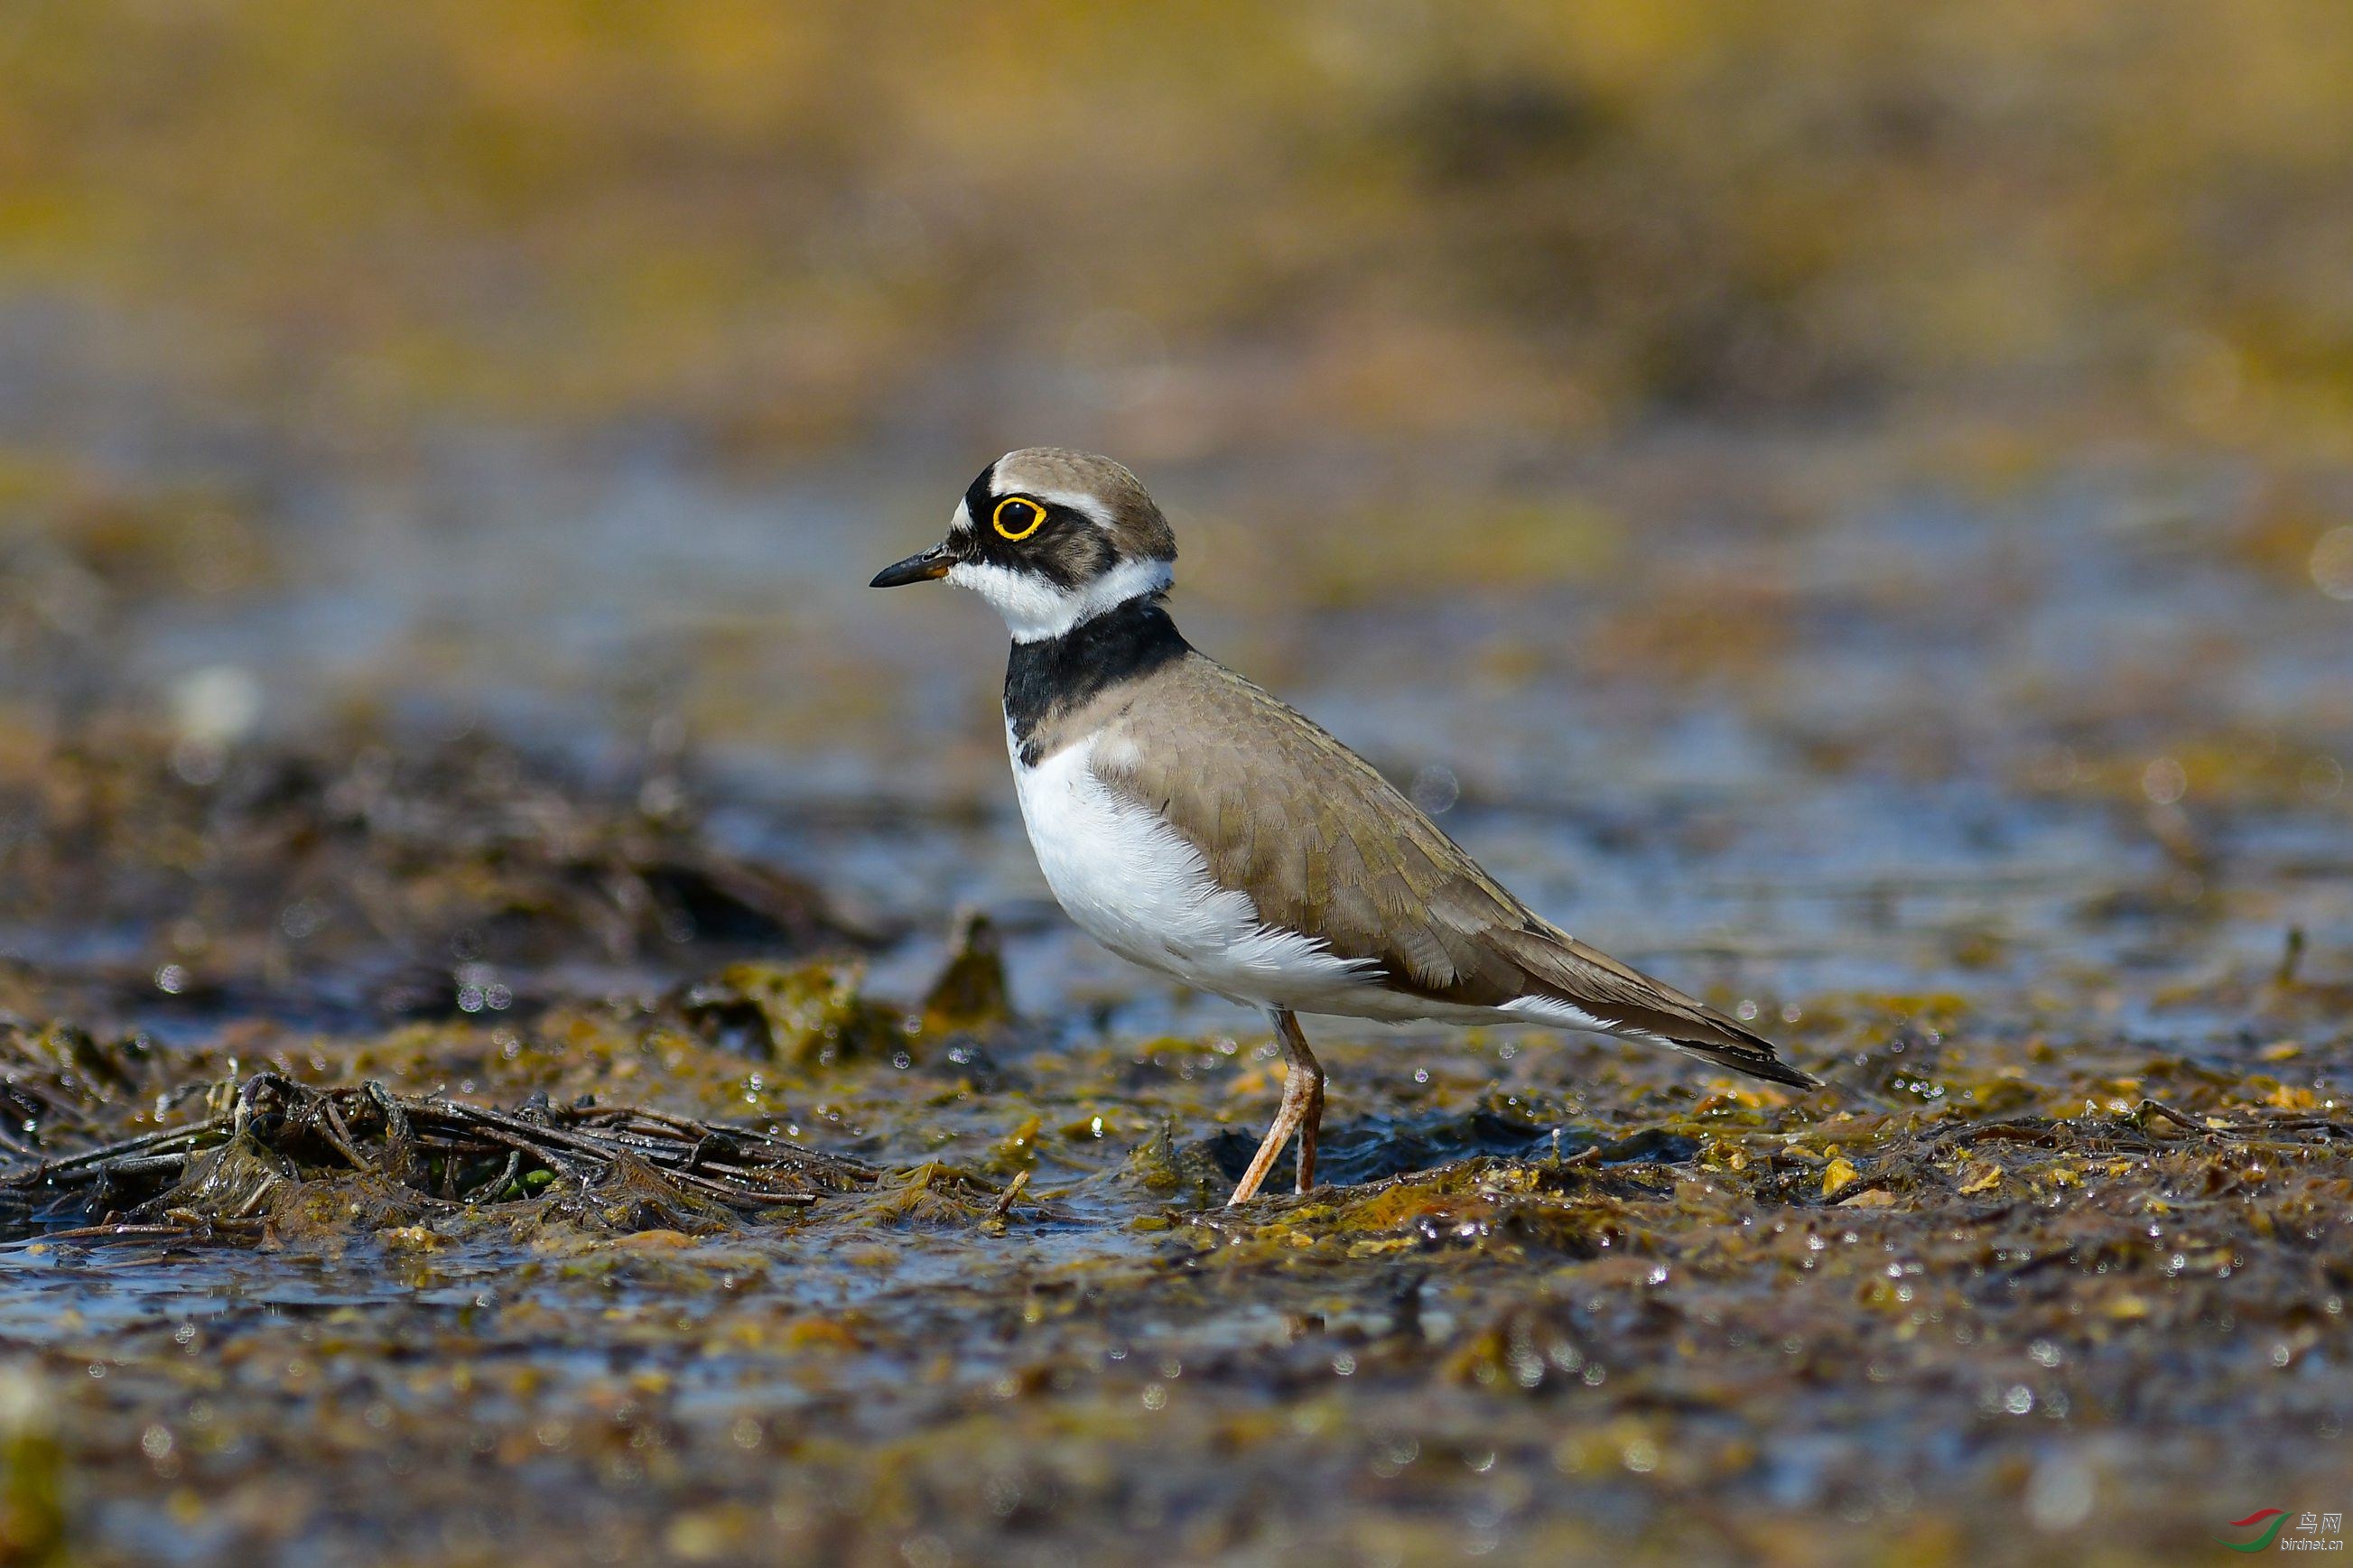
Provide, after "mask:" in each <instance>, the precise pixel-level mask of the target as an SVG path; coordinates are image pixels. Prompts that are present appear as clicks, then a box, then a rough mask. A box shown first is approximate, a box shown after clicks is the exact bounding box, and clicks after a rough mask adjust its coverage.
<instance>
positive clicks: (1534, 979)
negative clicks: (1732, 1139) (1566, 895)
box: [1493, 921, 1821, 1089]
mask: <svg viewBox="0 0 2353 1568" xmlns="http://www.w3.org/2000/svg"><path fill="white" fill-rule="evenodd" d="M1493 940H1494V941H1495V942H1496V943H1497V945H1498V946H1500V947H1502V948H1503V949H1504V951H1505V952H1507V953H1509V955H1510V956H1511V958H1512V960H1513V961H1514V964H1515V965H1516V967H1517V968H1518V969H1519V971H1520V973H1521V975H1522V977H1523V979H1524V981H1525V984H1526V985H1527V988H1528V992H1529V994H1530V995H1531V997H1534V998H1542V999H1544V1000H1546V1001H1552V1002H1557V1003H1559V1004H1562V1005H1564V1006H1565V1007H1566V1008H1567V1009H1568V1010H1569V1012H1570V1013H1571V1014H1573V1015H1577V1019H1576V1021H1577V1023H1578V1024H1579V1025H1580V1026H1583V1027H1588V1028H1600V1029H1605V1030H1607V1031H1609V1033H1611V1034H1613V1035H1623V1036H1626V1037H1630V1038H1633V1039H1639V1040H1652V1041H1656V1042H1657V1043H1658V1044H1660V1045H1663V1046H1671V1047H1673V1048H1674V1049H1676V1050H1679V1051H1683V1052H1685V1053H1687V1054H1689V1055H1691V1056H1694V1057H1698V1058H1702V1059H1704V1060H1706V1061H1711V1062H1715V1063H1716V1064H1718V1065H1719V1066H1722V1067H1728V1068H1733V1069H1734V1070H1735V1071H1736V1072H1744V1073H1746V1074H1747V1075H1748V1076H1749V1077H1751V1078H1761V1079H1767V1080H1769V1081H1770V1082H1773V1083H1780V1084H1787V1085H1788V1086H1789V1087H1790V1088H1791V1089H1819V1088H1820V1087H1821V1084H1820V1080H1818V1079H1815V1078H1814V1077H1813V1076H1812V1075H1810V1074H1809V1073H1805V1072H1801V1071H1799V1069H1798V1068H1793V1067H1791V1066H1790V1065H1789V1064H1788V1063H1787V1062H1785V1061H1783V1060H1782V1059H1781V1058H1780V1056H1779V1054H1778V1052H1777V1050H1776V1048H1775V1047H1774V1045H1773V1042H1772V1041H1770V1040H1768V1039H1767V1038H1766V1037H1764V1036H1762V1035H1760V1034H1758V1033H1757V1032H1756V1031H1755V1030H1754V1029H1751V1028H1749V1027H1748V1026H1746V1025H1745V1024H1742V1023H1741V1022H1739V1021H1738V1020H1737V1019H1735V1018H1732V1017H1730V1016H1726V1015H1725V1014H1723V1013H1720V1012H1718V1011H1717V1010H1716V1009H1715V1008H1713V1007H1711V1006H1709V1005H1707V1004H1706V1003H1704V1002H1703V1001H1701V1000H1699V998H1697V997H1695V996H1687V995H1685V994H1683V992H1681V991H1678V990H1676V989H1675V988H1674V987H1673V986H1672V985H1668V984H1662V982H1660V981H1656V980H1653V979H1651V977H1650V976H1649V975H1647V974H1644V973H1641V972H1640V971H1638V970H1635V969H1632V968H1630V967H1628V966H1627V965H1625V964H1623V963H1619V962H1618V961H1617V960H1616V959H1614V958H1611V957H1610V956H1609V954H1607V953H1605V952H1601V951H1599V949H1597V948H1593V947H1588V946H1587V945H1586V944H1585V943H1584V942H1579V941H1577V939H1576V938H1575V937H1573V936H1570V935H1568V934H1567V932H1566V931H1559V930H1557V929H1555V928H1553V927H1550V926H1547V925H1545V924H1543V923H1542V922H1541V921H1531V922H1530V923H1529V924H1528V925H1527V926H1525V927H1524V928H1522V929H1520V930H1517V931H1501V932H1497V933H1495V935H1494V938H1493ZM1588 1020H1589V1022H1588Z"/></svg>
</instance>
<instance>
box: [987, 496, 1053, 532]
mask: <svg viewBox="0 0 2353 1568" xmlns="http://www.w3.org/2000/svg"><path fill="white" fill-rule="evenodd" d="M988 521H991V522H993V523H995V524H996V525H997V532H998V533H1000V534H1002V535H1003V536H1004V537H1005V538H1007V539H1016V540H1018V539H1027V538H1029V536H1030V535H1031V534H1033V533H1035V532H1037V531H1038V526H1039V524H1040V523H1042V522H1044V521H1046V509H1045V508H1044V507H1042V506H1039V504H1038V503H1037V502H1036V501H1034V500H1030V499H1029V497H1028V496H1007V497H1006V498H1005V499H1004V500H1001V501H998V502H997V510H995V511H993V512H990V513H989V514H988Z"/></svg>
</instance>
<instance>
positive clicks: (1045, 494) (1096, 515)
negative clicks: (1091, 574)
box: [1005, 485, 1112, 529]
mask: <svg viewBox="0 0 2353 1568" xmlns="http://www.w3.org/2000/svg"><path fill="white" fill-rule="evenodd" d="M1005 493H1006V494H1008V495H1025V496H1029V497H1031V498H1033V499H1035V500H1041V501H1044V502H1045V503H1046V504H1047V505H1048V506H1059V507H1067V508H1069V509H1070V510H1072V511H1074V512H1077V513H1078V514H1079V515H1080V516H1081V517H1083V518H1085V519H1086V520H1087V521H1089V522H1092V523H1093V524H1094V525H1095V526H1096V527H1097V528H1101V529H1109V528H1110V527H1111V525H1112V522H1111V513H1109V512H1107V511H1105V510H1103V498H1102V497H1101V496H1095V495H1089V494H1088V493H1087V492H1086V491H1084V490H1047V489H1032V488H1029V487H1026V486H1019V485H1016V486H1011V487H1008V489H1007V490H1006V492H1005Z"/></svg>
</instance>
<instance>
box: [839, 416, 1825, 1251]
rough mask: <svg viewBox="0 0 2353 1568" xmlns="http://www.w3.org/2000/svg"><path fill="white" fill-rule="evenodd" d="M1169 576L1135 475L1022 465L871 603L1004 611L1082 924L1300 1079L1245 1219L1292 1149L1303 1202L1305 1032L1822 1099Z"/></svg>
mask: <svg viewBox="0 0 2353 1568" xmlns="http://www.w3.org/2000/svg"><path fill="white" fill-rule="evenodd" d="M1175 568H1176V535H1175V534H1174V532H1173V531H1171V530H1170V528H1169V526H1168V520H1167V519H1166V516H1164V515H1163V514H1162V512H1161V510H1160V508H1159V507H1158V506H1157V505H1155V503H1154V501H1153V500H1152V497H1151V495H1150V494H1149V493H1148V492H1147V491H1146V490H1145V488H1144V485H1143V484H1142V482H1141V481H1139V480H1138V479H1136V477H1135V476H1134V474H1133V473H1130V472H1129V471H1128V470H1127V469H1126V468H1124V467H1122V466H1121V465H1120V464H1118V463H1116V462H1114V461H1113V460H1112V459H1111V458H1103V457H1097V456H1093V455H1092V454H1089V453H1084V452H1078V451H1071V450H1068V449H1066V448H1061V447H1026V448H1023V449H1021V450H1018V451H1014V452H1008V453H1007V454H1006V455H1005V456H1004V457H1002V458H998V459H997V461H995V462H993V463H991V464H989V465H988V467H987V468H983V469H982V470H981V472H980V474H979V476H978V477H977V478H976V479H974V480H973V481H972V483H971V484H970V485H969V486H968V487H966V489H965V493H964V495H963V498H962V499H961V500H958V501H957V503H956V505H955V510H954V512H953V513H952V514H951V516H950V519H949V523H948V531H947V537H946V538H944V539H943V540H942V541H941V542H939V543H937V544H935V545H934V546H933V547H932V548H930V549H928V550H925V551H923V552H920V553H918V554H914V555H911V556H909V557H907V558H906V559H905V560H903V561H900V562H896V563H892V565H889V566H886V567H884V568H883V569H882V570H881V572H880V573H878V574H875V577H874V580H873V583H872V584H871V585H872V586H874V587H877V588H895V587H902V586H904V585H907V584H914V583H926V582H937V581H943V580H944V581H945V582H947V583H948V584H951V585H953V586H957V587H962V588H968V589H970V590H972V591H974V592H976V593H977V594H978V595H980V596H981V597H982V598H984V599H986V600H987V602H988V603H989V604H990V605H994V606H995V607H996V609H997V612H998V613H999V614H1000V615H1001V616H1003V617H1004V620H1005V624H1006V628H1007V630H1008V631H1009V632H1010V633H1011V634H1012V639H1013V645H1012V651H1011V654H1010V656H1009V658H1008V661H1007V665H1006V672H1005V738H1006V745H1007V749H1008V752H1010V753H1011V758H1012V763H1013V778H1014V785H1015V792H1016V794H1017V795H1018V797H1019V800H1020V807H1021V818H1022V822H1023V824H1024V825H1025V826H1026V827H1027V829H1028V831H1029V842H1030V846H1031V847H1032V848H1033V849H1034V850H1035V851H1036V853H1037V858H1038V866H1039V870H1040V871H1042V872H1043V873H1044V875H1045V879H1046V883H1047V885H1048V886H1049V887H1050V889H1052V890H1053V893H1054V897H1055V899H1056V900H1058V901H1059V902H1060V904H1061V906H1062V908H1063V910H1065V911H1067V912H1068V913H1069V915H1070V917H1071V920H1072V921H1074V922H1076V924H1077V925H1078V926H1079V927H1080V928H1081V929H1082V930H1083V931H1086V932H1087V933H1088V934H1089V935H1090V936H1092V937H1093V938H1094V939H1095V940H1096V941H1098V942H1101V943H1103V946H1105V947H1107V948H1109V949H1110V950H1111V951H1112V952H1115V953H1117V954H1119V955H1120V956H1121V957H1123V958H1125V959H1128V960H1130V961H1131V962H1133V963H1138V964H1141V965H1143V966H1144V967H1145V968H1146V969H1150V970H1153V971H1155V972H1157V973H1161V974H1164V975H1166V976H1169V977H1171V978H1173V979H1175V980H1176V981H1179V982H1181V983H1182V984H1185V985H1187V986H1190V987H1192V988H1194V989H1196V990H1199V991H1206V992H1208V993H1210V994H1215V995H1219V996H1222V997H1225V998H1226V999H1228V1000H1229V1001H1232V1002H1236V1003H1240V1004H1242V1005H1246V1006H1251V1007H1256V1008H1260V1009H1262V1010H1264V1012H1265V1013H1266V1015H1267V1016H1268V1018H1269V1019H1270V1020H1271V1023H1272V1025H1273V1027H1274V1032H1275V1037H1276V1038H1277V1039H1278V1040H1279V1041H1280V1042H1281V1043H1282V1048H1283V1052H1284V1055H1285V1057H1286V1058H1288V1068H1289V1070H1288V1074H1287V1076H1286V1078H1285V1079H1284V1082H1283V1087H1282V1100H1281V1103H1280V1104H1279V1106H1278V1108H1277V1110H1276V1111H1275V1115H1274V1119H1273V1121H1272V1122H1271V1124H1270V1125H1269V1127H1268V1129H1267V1132H1266V1136H1265V1137H1264V1139H1263V1140H1261V1142H1260V1144H1259V1148H1258V1152H1257V1153H1256V1154H1255V1155H1254V1156H1253V1157H1252V1158H1251V1160H1250V1165H1249V1167H1248V1169H1247V1170H1245V1171H1244V1173H1243V1174H1242V1176H1241V1179H1240V1182H1238V1183H1237V1184H1236V1185H1235V1187H1234V1189H1233V1193H1232V1194H1231V1196H1230V1197H1229V1199H1228V1202H1229V1204H1240V1203H1245V1202H1248V1201H1249V1200H1250V1199H1251V1198H1252V1197H1254V1196H1256V1195H1257V1194H1258V1192H1259V1190H1260V1188H1261V1185H1262V1184H1264V1182H1265V1181H1266V1178H1267V1176H1268V1174H1269V1173H1271V1171H1272V1170H1273V1168H1274V1166H1275V1163H1276V1162H1277V1161H1278V1160H1279V1159H1280V1158H1281V1157H1282V1151H1283V1149H1284V1147H1285V1146H1286V1145H1287V1144H1288V1143H1289V1142H1290V1140H1291V1137H1292V1135H1293V1133H1296V1134H1297V1135H1298V1138H1299V1154H1298V1163H1297V1166H1296V1173H1295V1177H1294V1181H1293V1186H1294V1189H1295V1190H1296V1191H1298V1192H1302V1193H1304V1192H1307V1191H1309V1190H1310V1189H1311V1188H1313V1187H1314V1182H1315V1159H1316V1145H1317V1141H1318V1138H1319V1136H1320V1131H1321V1127H1322V1122H1323V1114H1324V1071H1323V1068H1322V1067H1321V1065H1320V1064H1319V1063H1318V1062H1317V1061H1316V1059H1315V1056H1314V1051H1313V1050H1311V1049H1310V1048H1309V1046H1308V1043H1307V1039H1306V1037H1305V1036H1304V1034H1303V1032H1302V1031H1301V1029H1300V1026H1299V1019H1298V1015H1299V1014H1301V1013H1308V1014H1314V1015H1335V1016H1343V1017H1356V1018H1368V1019H1376V1020H1380V1021H1384V1022H1402V1021H1406V1020H1411V1019H1435V1020H1440V1021H1442V1022H1446V1023H1452V1024H1504V1025H1511V1024H1523V1025H1525V1024H1540V1025H1547V1026H1552V1027H1555V1028H1559V1029H1569V1030H1581V1031H1587V1032H1592V1033H1600V1034H1607V1035H1614V1036H1619V1037H1626V1038H1629V1039H1633V1040H1640V1041H1644V1042H1647V1043H1650V1044H1653V1045H1659V1046H1666V1047H1672V1048H1674V1049H1676V1050H1679V1051H1683V1052H1686V1053H1688V1054H1690V1055H1692V1056H1694V1057H1699V1058H1704V1059H1705V1060H1707V1061H1710V1062H1713V1063H1715V1064H1717V1065H1719V1066H1722V1067H1726V1068H1733V1069H1735V1070H1736V1071H1738V1072H1742V1073H1746V1074H1748V1075H1750V1076H1752V1077H1755V1078H1759V1079H1767V1080H1769V1081H1771V1082H1774V1083H1778V1084H1782V1085H1786V1086H1788V1087H1789V1088H1792V1089H1813V1088H1816V1087H1818V1085H1817V1083H1816V1080H1815V1079H1813V1078H1811V1077H1810V1076H1809V1075H1808V1074H1806V1073H1804V1072H1802V1071H1800V1070H1799V1069H1798V1068H1794V1067H1792V1066H1790V1065H1789V1064H1788V1063H1787V1062H1784V1061H1783V1060H1782V1059H1781V1058H1780V1057H1779V1055H1778V1053H1777V1050H1776V1048H1775V1047H1774V1045H1773V1043H1772V1042H1771V1041H1770V1040H1768V1039H1767V1038H1766V1037H1763V1036H1762V1035H1759V1034H1757V1033H1756V1032H1755V1031H1753V1030H1751V1029H1750V1028H1748V1027H1747V1026H1746V1025H1745V1024H1742V1023H1741V1022H1739V1021H1738V1020H1736V1019H1735V1018H1733V1017H1730V1016H1727V1015H1725V1014H1724V1013H1722V1012H1719V1011H1717V1010H1716V1009H1715V1008H1714V1007H1711V1006H1709V1005H1707V1004H1706V1003H1704V1002H1702V1001H1700V1000H1699V999H1698V998H1696V997H1694V996H1691V995H1687V994H1684V993H1683V992H1681V991H1678V990H1676V989H1675V988H1674V987H1672V986H1671V985H1668V984H1665V983H1663V982H1662V981H1658V980H1654V979H1652V978H1651V977H1650V976H1649V975H1647V974H1643V973H1640V972H1638V971H1636V970H1634V969H1632V968H1630V967H1629V966H1628V965H1626V964H1624V963H1620V962H1619V961H1618V960H1616V959H1614V958H1611V957H1609V955H1608V954H1606V953H1604V952H1600V951H1599V949H1596V948H1594V947H1591V946H1588V944H1587V943H1585V942H1580V941H1578V940H1577V938H1575V937H1573V936H1571V935H1569V934H1568V933H1567V931H1562V930H1561V929H1560V928H1559V927H1557V926H1556V925H1554V924H1552V923H1551V922H1550V921H1546V920H1545V919H1544V918H1543V917H1541V916H1540V915H1538V914H1536V913H1535V910H1532V909H1530V908H1529V906H1528V905H1527V904H1526V903H1525V902H1524V901H1523V900H1521V899H1519V898H1518V897H1517V896H1515V895H1514V894H1513V893H1512V892H1511V891H1509V890H1508V889H1505V888H1504V885H1503V884H1502V883H1501V882H1499V881H1497V880H1496V879H1494V878H1493V876H1490V875H1489V874H1488V873H1487V871H1486V870H1485V869H1484V868H1482V867H1481V866H1480V865H1479V863H1478V862H1477V861H1475V860H1473V859H1472V858H1471V856H1470V855H1469V854H1468V853H1466V852H1465V851H1464V850H1463V849H1462V847H1461V846H1460V845H1458V844H1456V843H1455V842H1454V840H1453V839H1452V838H1451V837H1448V836H1447V835H1446V834H1445V833H1444V832H1443V831H1442V830H1440V827H1439V826H1438V825H1437V824H1436V823H1434V822H1432V821H1431V820H1430V816H1428V814H1427V813H1425V812H1423V811H1422V810H1421V808H1420V807H1419V806H1417V805H1414V803H1413V802H1412V801H1411V800H1410V799H1409V798H1408V797H1407V796H1406V795H1404V794H1402V793H1401V792H1399V791H1398V789H1397V788H1396V786H1394V785H1393V784H1390V783H1389V782H1388V780H1387V779H1385V778H1384V777H1382V776H1381V774H1380V773H1379V772H1378V771H1377V769H1375V768H1374V767H1373V765H1372V764H1371V763H1367V762H1366V761H1365V760H1364V759H1363V758H1362V757H1359V756H1358V755H1357V754H1356V752H1352V751H1350V750H1349V749H1348V748H1347V747H1346V746H1345V745H1344V744H1342V743H1341V742H1339V741H1338V740H1337V739H1335V737H1334V736H1333V735H1332V734H1331V733H1330V732H1329V731H1325V730H1324V728H1323V727H1322V726H1321V725H1318V724H1317V723H1315V722H1314V721H1313V720H1311V719H1309V718H1308V717H1307V716H1306V715H1304V714H1303V713H1301V712H1300V711H1298V710H1296V709H1294V708H1293V707H1291V706H1290V705H1289V704H1287V703H1285V702H1283V701H1282V700H1279V699H1277V698H1275V697H1273V696H1272V695H1271V694H1269V693H1268V692H1267V691H1265V690H1264V689H1261V688H1260V687H1258V686H1255V685H1253V684H1251V683H1250V681H1249V680H1247V679H1243V678H1242V677H1241V676H1240V675H1237V674H1235V673H1234V672H1233V671H1232V670H1230V669H1228V668H1226V667H1225V666H1223V665H1221V664H1219V663H1218V662H1216V661H1215V660H1214V659H1211V658H1208V656H1207V655H1205V654H1203V653H1201V652H1199V651H1198V650H1197V649H1196V648H1195V647H1193V646H1192V645H1191V644H1190V643H1188V642H1187V641H1186V639H1185V637H1184V636H1183V635H1182V634H1181V633H1179V632H1178V631H1177V629H1176V622H1175V620H1174V619H1173V618H1172V617H1171V616H1170V615H1169V613H1168V610H1167V607H1166V598H1167V595H1168V593H1169V589H1170V587H1171V585H1172V584H1173V582H1174V579H1175Z"/></svg>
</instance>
